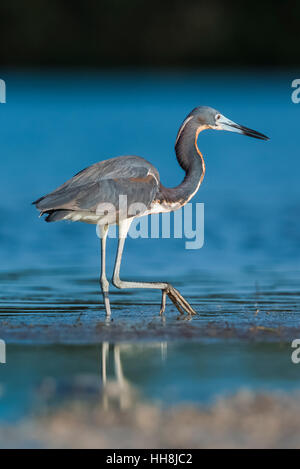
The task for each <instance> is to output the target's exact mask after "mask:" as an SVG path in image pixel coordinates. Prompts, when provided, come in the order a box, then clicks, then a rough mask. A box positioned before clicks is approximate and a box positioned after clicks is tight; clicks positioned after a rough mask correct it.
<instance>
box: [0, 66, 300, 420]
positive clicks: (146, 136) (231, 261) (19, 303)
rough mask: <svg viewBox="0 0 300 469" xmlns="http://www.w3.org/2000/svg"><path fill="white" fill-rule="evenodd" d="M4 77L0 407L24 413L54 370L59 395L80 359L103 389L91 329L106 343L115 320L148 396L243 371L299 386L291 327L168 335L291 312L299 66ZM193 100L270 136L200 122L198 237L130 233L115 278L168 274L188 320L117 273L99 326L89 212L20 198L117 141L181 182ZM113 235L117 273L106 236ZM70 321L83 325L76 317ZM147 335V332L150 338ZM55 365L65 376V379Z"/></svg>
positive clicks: (218, 383) (244, 378)
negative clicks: (54, 210)
mask: <svg viewBox="0 0 300 469" xmlns="http://www.w3.org/2000/svg"><path fill="white" fill-rule="evenodd" d="M2 78H4V79H5V80H6V83H7V104H5V105H1V106H0V125H1V143H0V146H1V155H2V158H1V166H2V171H1V176H0V177H1V184H0V214H1V225H0V243H1V244H0V245H1V249H0V256H1V257H0V258H1V265H0V268H1V270H0V281H1V291H0V295H1V303H0V338H3V339H6V340H7V341H8V342H9V345H8V355H7V356H8V358H7V360H8V363H7V364H6V365H3V366H2V365H0V367H1V368H0V382H1V383H2V388H3V393H2V398H0V417H1V416H5V417H12V416H16V415H21V414H22V413H24V411H25V410H24V409H26V408H27V407H26V406H27V405H28V407H30V406H32V402H30V401H31V400H32V391H33V390H37V391H36V392H37V393H39V392H40V386H41V385H42V383H43V380H44V379H46V378H47V377H51V376H52V377H53V379H54V380H55V382H56V383H58V384H57V386H58V390H57V392H55V393H54V395H55V396H61V395H64V394H63V391H61V389H62V388H63V389H67V391H64V392H65V393H66V394H67V395H69V394H68V393H71V392H72V389H73V387H72V386H73V384H72V383H73V381H74V379H75V378H76V376H77V375H78V374H79V375H80V374H82V373H83V374H85V373H87V374H89V375H92V377H93V380H94V381H93V380H92V383H94V384H93V385H92V391H91V392H95V393H96V394H97V393H100V394H101V392H100V391H101V389H102V388H101V379H100V378H101V373H100V371H99V370H100V364H101V358H100V357H101V354H102V345H101V344H102V342H103V340H106V341H109V342H110V343H112V344H115V345H111V346H110V349H114V348H115V347H117V345H116V343H118V341H119V340H121V344H122V340H123V337H122V331H123V330H124V340H125V341H127V346H126V347H127V348H126V347H125V346H124V345H123V347H124V349H122V347H121V351H120V355H121V357H123V358H122V360H123V361H124V376H125V377H126V379H128V382H129V383H130V386H131V384H132V386H133V388H135V387H136V388H137V389H139V393H140V395H142V396H144V397H145V398H151V399H158V400H159V399H161V400H162V401H163V402H164V401H168V400H170V402H176V403H178V402H181V401H183V400H185V399H188V400H192V401H194V402H202V401H207V400H209V399H210V398H212V397H213V396H214V395H215V394H218V393H223V392H228V391H231V390H234V389H237V388H238V387H240V386H248V387H249V386H250V387H266V388H268V389H269V388H279V389H283V388H284V389H291V388H293V387H296V386H298V375H299V371H298V368H297V367H296V366H295V365H291V363H290V349H289V347H290V345H289V344H287V343H286V342H285V345H280V342H276V343H269V344H265V345H263V344H261V345H259V344H257V343H255V344H252V343H247V344H244V343H242V342H240V341H237V342H222V341H221V342H218V344H217V345H216V344H214V343H213V340H214V339H213V337H214V335H213V334H212V342H209V341H208V342H207V343H205V344H204V343H203V342H201V341H200V342H199V343H196V342H197V341H196V342H195V343H194V342H193V345H188V343H187V342H185V341H184V340H183V341H182V343H181V344H179V343H178V344H177V342H175V339H176V340H179V339H180V336H181V335H182V336H183V339H184V338H185V339H186V336H188V335H189V334H192V336H193V339H197V334H198V331H199V339H200V338H201V330H202V328H203V327H206V326H207V324H216V325H217V326H218V327H221V328H224V327H225V325H226V324H227V325H228V326H227V327H232V326H234V327H236V328H238V329H239V328H240V329H241V328H243V327H244V328H246V329H247V328H248V329H247V330H249V329H251V327H256V326H264V327H270V328H273V329H274V328H275V329H276V330H277V329H278V328H280V327H286V326H290V327H295V328H296V327H297V326H298V324H299V296H300V283H299V282H300V269H299V246H300V217H299V211H300V198H299V195H300V185H299V171H300V158H299V146H298V142H297V136H298V135H299V122H300V120H299V110H300V107H299V106H297V105H295V104H293V103H292V101H291V99H290V95H291V88H290V83H291V80H292V78H294V76H290V75H289V74H284V73H282V74H277V75H275V74H273V75H272V74H269V75H260V76H256V75H251V74H246V73H244V74H234V75H233V74H223V75H222V74H214V75H212V74H211V75H210V74H177V75H176V74H173V75H172V74H169V75H163V74H162V75H151V74H148V75H146V74H126V75H120V74H117V73H116V74H114V75H109V74H106V73H102V74H92V73H90V74H88V73H86V74H82V73H81V74H79V73H78V74H75V73H74V74H73V75H68V74H65V75H62V74H61V75H53V74H50V73H49V74H44V75H37V74H35V75H34V74H24V75H17V74H7V75H6V76H3V77H2ZM200 104H204V105H210V106H213V107H215V108H217V109H219V110H220V111H221V112H222V113H223V114H225V115H226V116H228V117H229V118H231V119H232V120H235V121H236V122H239V123H241V124H244V125H246V126H249V127H252V128H254V129H257V130H259V131H261V132H263V133H266V134H267V135H269V136H270V137H271V140H270V141H269V142H261V141H258V140H254V139H250V138H246V137H242V136H239V135H236V134H233V133H229V132H214V131H207V132H204V133H203V134H201V135H200V137H199V148H200V149H201V151H202V153H203V155H204V158H205V161H206V175H205V178H204V182H203V184H202V186H201V189H200V191H199V192H198V194H197V195H196V196H195V198H194V199H193V200H194V201H195V202H204V204H205V243H204V246H203V248H202V249H199V250H186V249H185V241H186V240H185V239H173V238H171V239H136V240H133V239H129V240H128V242H127V243H126V247H125V255H124V258H123V259H124V263H123V265H122V275H123V277H124V278H128V279H143V280H149V279H150V280H154V279H157V280H168V281H170V282H171V283H174V285H175V286H176V287H178V288H179V289H180V291H181V292H182V293H183V294H184V295H185V296H187V297H188V298H189V299H190V301H191V303H192V304H193V305H194V307H195V309H196V310H197V311H198V312H199V316H197V318H196V319H194V320H193V321H192V324H191V323H188V324H187V323H186V324H182V323H181V322H178V321H176V317H177V315H176V312H175V311H174V308H173V307H172V306H171V305H168V308H167V319H166V323H164V324H163V325H162V324H161V323H160V322H159V319H158V318H157V313H158V310H159V302H160V297H159V294H158V293H157V292H151V291H134V290H132V291H123V292H117V290H116V289H114V288H112V295H111V301H112V306H113V310H114V311H113V317H114V324H113V327H112V328H111V329H105V327H104V326H103V327H102V326H101V321H102V323H103V314H104V309H103V307H102V304H99V289H98V282H97V278H98V276H99V240H98V238H97V236H96V233H95V227H94V226H89V225H83V224H72V223H57V224H51V225H49V224H46V223H44V222H43V221H42V220H41V219H39V218H38V216H37V212H36V210H35V209H34V208H33V207H32V206H31V205H30V203H31V202H32V200H35V199H36V198H37V197H39V196H41V195H43V194H45V193H47V192H49V191H51V190H52V189H54V188H55V187H56V186H58V185H60V184H61V183H62V182H64V181H65V180H66V179H68V178H70V177H71V176H72V175H74V174H75V173H76V172H78V171H79V170H81V169H82V168H84V167H86V166H88V165H89V164H92V163H94V162H96V161H99V160H102V159H106V158H110V157H113V156H116V155H122V154H137V155H140V156H143V157H145V158H146V159H149V160H150V161H151V162H152V163H153V164H154V165H155V166H156V167H157V168H158V170H159V171H160V174H161V180H162V181H163V183H164V184H165V185H167V186H174V185H176V184H178V183H179V182H180V181H181V180H182V178H183V173H182V170H181V169H180V167H179V166H178V164H177V161H176V158H175V155H174V150H173V146H174V141H175V137H176V133H177V130H178V127H179V125H180V123H181V122H182V120H183V119H184V117H185V116H186V114H187V113H188V112H189V111H190V110H191V109H192V108H193V107H195V106H196V105H200ZM108 249H109V255H108V272H109V273H111V271H112V267H113V262H114V252H115V249H116V241H115V240H114V239H111V240H109V247H108ZM78 321H81V324H83V327H82V329H80V328H79V329H78V328H77V329H76V327H75V326H76V324H77V325H78ZM99 321H100V326H101V327H100V326H99V328H98V329H97V328H96V327H95V326H97V323H98V322H99ZM153 324H154V325H155V326H153ZM73 325H75V326H74V327H73ZM118 327H119V329H118ZM64 328H65V329H64ZM68 328H69V329H68ZM46 329H47V331H48V332H47V331H46ZM166 330H167V331H169V332H168V333H166V332H165V331H166ZM81 331H82V332H81ZM97 331H98V332H97ZM145 331H146V332H147V333H145ZM149 331H150V332H149ZM152 331H154V332H153V333H152ZM125 332H126V334H125ZM143 333H144V335H143ZM275 335H276V333H275ZM152 336H153V337H152ZM151 337H152V340H155V341H156V342H157V341H158V345H157V346H153V347H152V346H150V343H149V341H150V342H151ZM271 337H272V333H271ZM68 338H69V340H68ZM128 338H129V339H130V343H129V344H128ZM144 339H145V340H146V339H147V342H144V343H143V340H144ZM165 339H167V342H166V343H165V342H164V340H165ZM172 339H174V341H172ZM170 340H171V342H169V341H170ZM136 341H138V343H139V345H138V346H139V347H141V350H142V352H140V351H139V349H136V348H135V347H137V345H134V343H135V342H136ZM20 342H22V344H23V345H22V347H21V346H20V345H18V344H19V343H20ZM66 342H74V345H73V346H71V345H69V346H68V347H67V346H64V344H65V343H66ZM46 343H47V344H48V345H47V346H46V345H43V346H42V345H40V346H38V345H37V344H46ZM58 343H60V345H55V344H58ZM75 343H77V344H79V343H80V345H75ZM25 344H26V346H25ZM50 344H52V345H50ZM97 344H98V345H97ZM164 344H165V345H164ZM176 344H177V345H176ZM19 347H21V348H19ZM47 347H48V348H47ZM70 347H71V348H70ZM72 347H73V348H72ZM162 350H163V351H162ZM166 351H167V354H166V357H165V358H162V356H164V354H165V353H166ZM118 353H119V352H118ZM111 354H112V355H114V351H113V350H111ZM143 354H145V355H143ZM141 356H143V357H144V360H142V358H141ZM166 370H168V371H167V372H166ZM266 370H269V371H266ZM299 370H300V368H299ZM99 373H100V374H99ZM74 376H75V378H74ZM61 377H70V380H68V379H67V380H66V382H67V384H66V383H65V382H63V383H62V384H61ZM95 383H97V384H95ZM185 383H188V384H189V385H188V386H186V385H185ZM99 386H100V387H99ZM98 387H99V389H98ZM75 389H77V388H76V386H75ZM187 389H188V391H186V390H187ZM76 392H77V391H76ZM84 392H86V390H85V391H84ZM102 394H103V392H102ZM97 395H98V394H97Z"/></svg>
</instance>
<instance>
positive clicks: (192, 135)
mask: <svg viewBox="0 0 300 469" xmlns="http://www.w3.org/2000/svg"><path fill="white" fill-rule="evenodd" d="M193 119H194V118H193V117H191V118H187V119H186V120H185V122H184V123H183V124H182V126H181V127H180V129H179V132H178V135H177V139H176V142H175V152H176V157H177V161H178V163H179V164H180V166H181V167H182V169H183V170H184V171H185V177H184V179H183V181H182V183H181V184H179V186H177V187H174V188H172V189H167V188H164V187H163V186H162V188H161V192H162V193H163V194H164V196H165V198H166V199H167V200H168V201H169V202H173V203H176V202H179V203H180V204H184V203H187V202H188V201H189V200H190V199H191V198H192V197H193V196H194V195H195V193H196V192H197V190H198V189H199V187H200V184H201V182H202V179H203V177H204V173H205V164H204V159H203V156H202V154H201V152H200V151H199V149H198V146H197V139H198V135H199V133H200V132H201V131H202V130H204V129H205V128H207V127H206V126H196V125H195V124H194V122H193Z"/></svg>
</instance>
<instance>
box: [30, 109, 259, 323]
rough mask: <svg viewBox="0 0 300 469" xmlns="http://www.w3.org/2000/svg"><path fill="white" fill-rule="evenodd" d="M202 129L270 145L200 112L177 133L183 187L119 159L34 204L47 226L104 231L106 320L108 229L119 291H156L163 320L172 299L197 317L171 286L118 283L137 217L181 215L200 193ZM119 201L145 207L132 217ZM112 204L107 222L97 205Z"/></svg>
mask: <svg viewBox="0 0 300 469" xmlns="http://www.w3.org/2000/svg"><path fill="white" fill-rule="evenodd" d="M204 129H215V130H228V131H230V132H237V133H240V134H244V135H248V136H249V137H255V138H258V139H261V140H268V137H266V136H265V135H263V134H261V133H259V132H256V131H255V130H251V129H248V128H247V127H243V126H242V125H239V124H236V123H234V122H233V121H231V120H229V119H227V118H226V117H225V116H223V115H222V114H221V113H220V112H219V111H216V110H215V109H212V108H211V107H207V106H200V107H197V108H195V109H193V111H191V112H190V114H189V115H188V116H187V117H186V119H185V120H184V121H183V123H182V125H181V126H180V128H179V131H178V134H177V138H176V142H175V152H176V157H177V161H178V163H179V164H180V166H181V167H182V169H183V170H184V171H185V177H184V180H183V181H182V183H181V184H179V186H177V187H174V188H167V187H164V186H163V185H162V184H161V182H160V177H159V173H158V171H157V169H156V168H155V167H154V166H153V165H152V164H151V163H149V162H148V161H146V160H145V159H144V158H141V157H139V156H119V157H117V158H112V159H109V160H106V161H100V162H99V163H95V164H93V165H92V166H89V167H88V168H86V169H84V170H82V171H80V172H79V173H77V174H76V175H75V176H74V177H73V178H72V179H70V180H69V181H67V182H65V183H64V184H63V185H62V186H60V187H58V188H57V189H56V190H55V191H53V192H51V193H50V194H48V195H45V196H44V197H41V198H40V199H38V200H36V201H35V202H33V204H35V205H36V207H37V208H38V209H39V210H40V214H41V215H43V214H47V217H46V218H45V220H46V221H47V222H53V221H58V220H72V221H82V222H86V223H95V224H98V225H99V227H100V230H101V277H100V284H101V288H102V293H103V298H104V304H105V309H106V314H107V315H108V316H109V315H110V314H111V310H110V302H109V296H108V292H109V283H108V280H107V278H106V271H105V252H106V238H107V234H108V228H109V225H111V224H116V223H117V224H118V226H119V242H118V249H117V255H116V261H115V267H114V273H113V278H112V283H113V285H115V286H116V287H118V288H154V289H159V290H161V291H162V301H161V309H160V314H163V312H164V310H165V305H166V296H167V295H168V296H169V298H170V299H171V300H172V302H173V303H174V304H175V306H176V307H177V309H178V310H179V312H180V313H181V314H183V313H184V312H186V313H187V314H188V315H194V314H196V312H195V311H194V309H193V308H192V307H191V305H190V304H189V303H188V302H187V301H186V300H185V299H184V298H183V296H182V295H181V294H180V293H179V291H178V290H176V289H175V288H174V287H173V286H172V285H170V284H169V283H168V282H127V281H124V280H121V279H120V265H121V259H122V254H123V248H124V243H125V238H126V236H127V233H128V230H129V228H130V225H131V223H132V221H133V219H134V218H135V216H143V215H149V214H151V213H162V212H170V211H174V210H177V209H179V208H181V207H183V206H184V205H185V204H186V203H187V202H188V201H189V200H190V199H191V198H192V197H193V196H194V195H195V194H196V192H197V191H198V189H199V187H200V184H201V182H202V180H203V177H204V173H205V164H204V160H203V156H202V154H201V153H200V151H199V149H198V145H197V139H198V135H199V133H200V132H201V131H202V130H204ZM120 196H126V198H127V206H130V205H131V204H135V203H138V204H139V205H140V206H142V207H144V208H143V209H142V210H140V212H139V213H138V214H135V215H130V214H129V213H128V211H127V210H126V211H125V212H124V211H122V210H121V209H120V207H119V205H118V204H119V201H120ZM103 204H104V205H105V204H110V205H111V204H112V205H113V206H114V207H116V210H115V211H114V212H112V213H111V214H110V215H109V216H107V213H105V214H104V213H103V212H99V210H98V207H99V205H103Z"/></svg>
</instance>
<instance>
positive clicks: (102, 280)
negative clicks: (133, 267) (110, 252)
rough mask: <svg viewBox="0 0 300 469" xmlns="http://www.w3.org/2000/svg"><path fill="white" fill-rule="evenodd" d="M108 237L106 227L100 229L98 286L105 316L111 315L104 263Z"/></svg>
mask: <svg viewBox="0 0 300 469" xmlns="http://www.w3.org/2000/svg"><path fill="white" fill-rule="evenodd" d="M107 235H108V225H105V226H102V227H101V277H100V284H101V289H102V295H103V301H104V305H105V311H106V316H110V315H111V310H110V302H109V296H108V291H109V283H108V280H107V278H106V272H105V262H106V239H107Z"/></svg>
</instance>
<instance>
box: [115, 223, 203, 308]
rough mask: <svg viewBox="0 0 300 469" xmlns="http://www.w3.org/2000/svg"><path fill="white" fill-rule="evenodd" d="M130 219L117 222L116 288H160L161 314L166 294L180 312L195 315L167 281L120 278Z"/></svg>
mask: <svg viewBox="0 0 300 469" xmlns="http://www.w3.org/2000/svg"><path fill="white" fill-rule="evenodd" d="M131 222H132V220H124V221H122V222H120V224H119V244H118V251H117V256H116V262H115V268H114V275H113V284H114V285H115V287H117V288H155V289H158V290H162V303H161V309H160V314H163V313H164V311H165V306H166V295H168V296H169V298H170V299H171V300H172V302H173V303H174V305H175V306H176V308H177V309H178V311H179V312H180V314H184V311H186V312H187V313H188V314H189V315H195V314H196V311H194V309H193V308H192V307H191V305H190V304H189V303H188V302H187V301H186V300H185V299H184V298H183V296H182V295H181V294H180V293H179V291H178V290H176V289H175V288H174V287H172V285H170V284H169V283H167V282H126V281H123V280H121V279H120V267H121V260H122V254H123V249H124V244H125V239H126V236H127V233H128V230H129V228H130V225H131Z"/></svg>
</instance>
